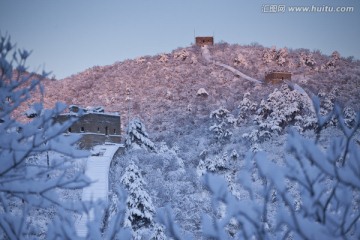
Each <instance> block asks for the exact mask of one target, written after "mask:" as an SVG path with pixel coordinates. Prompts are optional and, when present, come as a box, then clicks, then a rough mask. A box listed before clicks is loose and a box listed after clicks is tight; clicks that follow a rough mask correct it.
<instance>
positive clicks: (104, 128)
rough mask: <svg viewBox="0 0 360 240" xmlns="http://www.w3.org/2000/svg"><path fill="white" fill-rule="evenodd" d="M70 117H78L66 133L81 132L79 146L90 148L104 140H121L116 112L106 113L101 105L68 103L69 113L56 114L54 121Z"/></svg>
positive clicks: (61, 120) (115, 141) (118, 118)
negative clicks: (90, 106)
mask: <svg viewBox="0 0 360 240" xmlns="http://www.w3.org/2000/svg"><path fill="white" fill-rule="evenodd" d="M71 117H78V118H79V119H78V121H76V122H75V123H74V124H73V125H72V126H71V127H69V128H68V130H67V132H66V134H81V135H82V138H81V140H80V141H79V143H80V147H81V148H91V147H93V146H95V145H99V144H104V143H105V142H113V143H120V142H121V135H120V134H121V127H120V126H121V125H120V123H121V122H120V115H119V114H118V113H106V112H104V108H103V107H93V108H81V107H78V106H76V105H70V106H69V113H65V114H61V115H59V116H57V117H56V118H55V121H56V122H59V123H63V122H65V121H66V120H68V119H69V118H71Z"/></svg>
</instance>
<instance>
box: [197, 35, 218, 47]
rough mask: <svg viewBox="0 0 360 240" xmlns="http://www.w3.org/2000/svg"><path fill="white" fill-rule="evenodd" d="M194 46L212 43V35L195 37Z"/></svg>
mask: <svg viewBox="0 0 360 240" xmlns="http://www.w3.org/2000/svg"><path fill="white" fill-rule="evenodd" d="M195 44H196V46H199V47H202V46H205V45H214V37H195Z"/></svg>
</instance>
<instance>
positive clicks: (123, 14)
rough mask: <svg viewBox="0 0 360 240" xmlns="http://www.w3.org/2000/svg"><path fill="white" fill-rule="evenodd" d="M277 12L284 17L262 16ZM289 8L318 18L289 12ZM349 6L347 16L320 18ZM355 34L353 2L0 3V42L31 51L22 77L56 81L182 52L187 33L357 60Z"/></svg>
mask: <svg viewBox="0 0 360 240" xmlns="http://www.w3.org/2000/svg"><path fill="white" fill-rule="evenodd" d="M279 4H280V5H285V11H284V12H275V13H270V12H269V11H272V10H273V9H274V7H273V6H275V7H276V8H279V9H280V7H279V6H278V5H279ZM293 6H302V7H308V6H309V7H312V6H320V7H322V9H319V10H317V11H323V12H291V11H290V9H289V8H291V7H293ZM348 6H350V7H354V10H353V12H324V11H327V9H325V8H326V7H333V8H334V11H336V7H348ZM340 10H341V9H340ZM276 11H279V10H276ZM359 26H360V1H359V0H319V1H316V0H312V1H309V0H246V1H245V0H177V1H175V0H103V1H100V0H61V1H59V0H26V1H24V0H0V33H1V35H2V36H4V35H6V34H8V35H10V36H11V38H12V40H13V42H16V43H17V46H18V47H20V48H24V49H27V50H33V53H32V55H31V56H30V58H29V61H28V66H29V70H39V71H41V70H43V69H45V70H46V71H52V74H53V75H55V76H56V78H57V79H61V78H64V77H67V76H70V75H72V74H75V73H78V72H81V71H83V70H85V69H87V68H89V67H92V66H95V65H97V66H102V65H108V64H112V63H114V62H116V61H122V60H125V59H132V58H136V57H139V56H143V55H154V54H158V53H163V52H171V51H172V50H174V49H176V48H178V47H186V46H189V45H190V44H192V43H193V42H194V38H193V36H194V29H195V33H196V35H213V34H214V37H215V42H219V41H225V42H228V43H239V44H251V43H254V42H257V43H259V44H261V45H264V46H267V47H270V46H276V47H288V48H308V49H310V50H316V49H318V50H320V51H321V52H323V53H325V54H331V53H332V52H333V51H334V50H338V51H339V52H340V54H341V55H342V56H345V57H347V56H354V57H355V58H356V59H360V46H359V42H360V27H359Z"/></svg>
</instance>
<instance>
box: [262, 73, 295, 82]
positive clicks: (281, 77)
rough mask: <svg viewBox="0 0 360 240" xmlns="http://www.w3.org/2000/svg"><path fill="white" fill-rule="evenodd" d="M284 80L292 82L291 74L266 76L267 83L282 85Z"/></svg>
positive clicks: (268, 74)
mask: <svg viewBox="0 0 360 240" xmlns="http://www.w3.org/2000/svg"><path fill="white" fill-rule="evenodd" d="M284 80H291V73H290V72H270V73H267V74H266V75H265V82H266V83H273V84H276V83H281V82H283V81H284Z"/></svg>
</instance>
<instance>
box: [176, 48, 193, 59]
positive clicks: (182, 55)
mask: <svg viewBox="0 0 360 240" xmlns="http://www.w3.org/2000/svg"><path fill="white" fill-rule="evenodd" d="M189 56H190V54H189V52H188V51H186V50H185V49H182V50H180V51H176V52H175V53H174V58H175V59H180V60H182V61H184V60H186V59H187V58H188V57H189Z"/></svg>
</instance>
